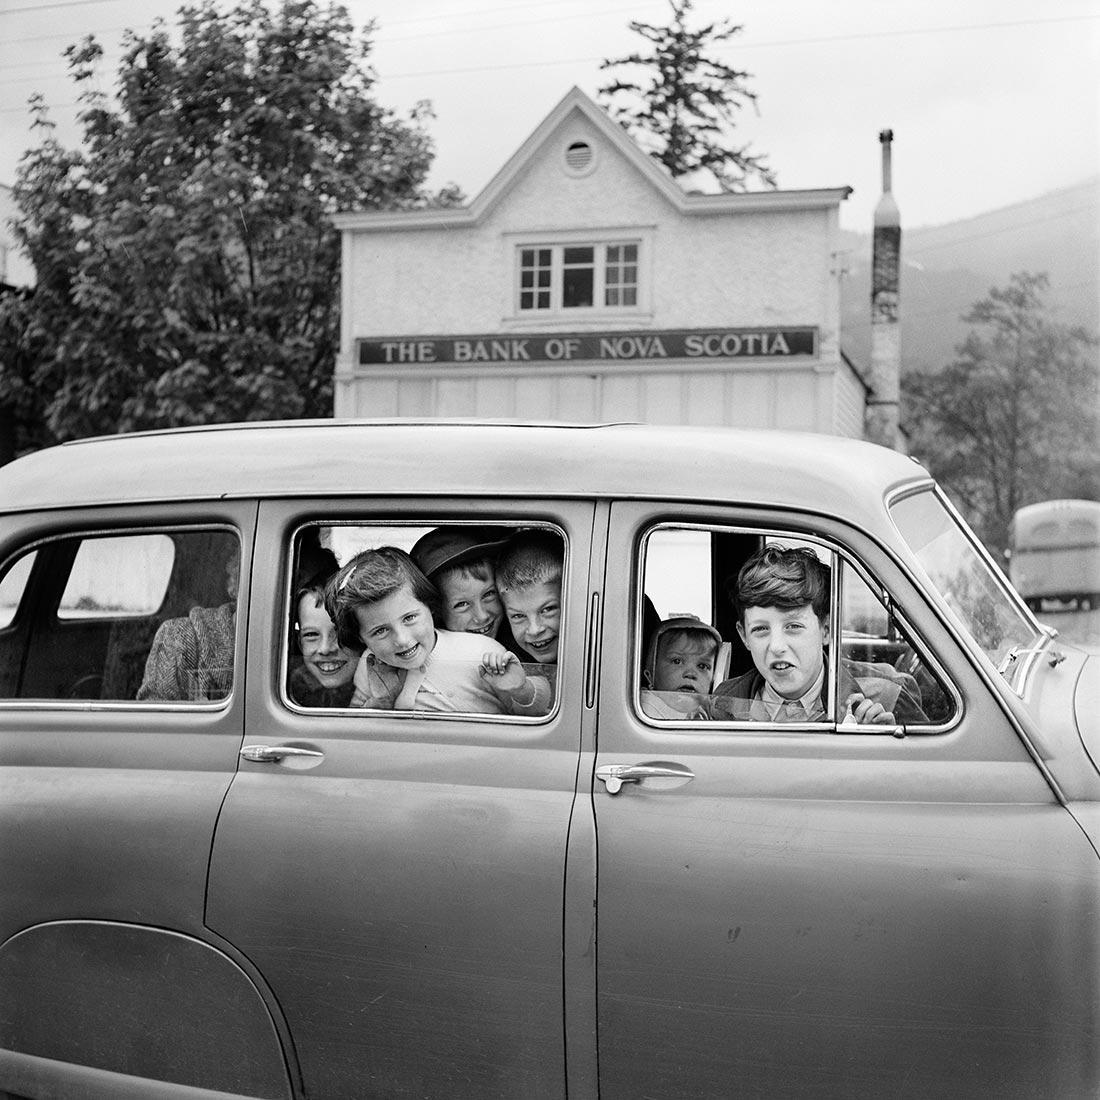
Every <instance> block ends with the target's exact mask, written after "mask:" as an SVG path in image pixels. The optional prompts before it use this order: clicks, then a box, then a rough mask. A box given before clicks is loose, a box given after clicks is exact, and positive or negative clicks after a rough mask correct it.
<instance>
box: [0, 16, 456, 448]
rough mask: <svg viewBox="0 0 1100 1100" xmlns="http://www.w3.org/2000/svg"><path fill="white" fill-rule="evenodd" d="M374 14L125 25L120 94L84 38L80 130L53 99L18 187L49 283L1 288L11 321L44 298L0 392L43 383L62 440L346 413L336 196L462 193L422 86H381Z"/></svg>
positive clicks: (387, 204)
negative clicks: (52, 115) (336, 405)
mask: <svg viewBox="0 0 1100 1100" xmlns="http://www.w3.org/2000/svg"><path fill="white" fill-rule="evenodd" d="M372 29H373V28H372V27H371V26H368V27H367V28H366V30H365V31H364V32H363V33H362V34H358V33H356V31H355V29H354V27H353V25H352V23H351V22H350V20H349V17H348V14H347V12H346V11H345V9H344V8H342V7H339V6H337V5H333V6H323V7H322V6H320V5H319V4H318V3H316V2H315V0H283V3H282V4H281V6H279V7H278V9H277V10H270V9H269V7H268V6H267V5H266V4H265V3H264V2H262V0H239V3H238V5H237V6H236V7H234V8H232V9H231V10H223V11H219V10H218V9H217V8H216V6H215V4H214V2H213V0H205V2H204V3H202V4H201V5H199V6H197V7H185V8H182V9H181V11H180V13H179V28H178V35H176V36H175V37H176V38H177V39H178V44H175V45H174V44H173V41H172V38H171V37H170V36H169V34H168V31H167V30H166V28H165V27H164V26H163V24H159V23H158V24H157V26H156V27H155V28H154V30H153V31H152V32H151V33H150V34H149V36H148V37H141V36H139V35H136V34H134V33H133V32H128V34H127V36H126V39H125V43H124V45H125V53H124V56H123V59H122V61H121V62H120V64H119V68H118V84H117V90H116V95H115V99H114V100H113V101H112V100H110V99H108V97H106V96H105V95H103V94H102V93H100V92H97V91H95V90H92V89H93V88H94V75H95V67H96V64H97V62H98V61H99V60H100V58H101V57H102V49H101V47H100V46H99V45H98V44H97V43H96V42H95V40H94V39H91V38H89V39H86V40H84V41H83V42H82V43H81V44H80V45H78V46H74V47H71V48H70V49H69V50H68V51H67V56H68V58H69V65H70V72H71V75H72V76H73V78H74V79H75V81H76V82H77V84H78V85H79V86H81V87H82V88H84V89H86V90H84V91H83V92H82V94H81V101H82V103H83V110H82V113H81V116H80V117H81V123H82V126H83V130H84V138H83V144H82V147H81V148H80V149H79V150H68V149H65V148H63V147H62V146H61V145H60V144H59V143H58V142H57V141H56V139H55V138H54V137H53V135H52V128H51V127H50V124H49V122H48V119H47V117H46V114H45V110H44V108H43V107H42V105H41V103H39V104H37V105H36V107H35V110H36V114H37V119H36V121H37V123H38V124H39V125H40V126H41V127H42V129H43V132H44V139H43V141H42V144H41V145H40V147H39V148H37V149H35V150H32V151H30V152H28V153H27V154H26V155H25V156H24V159H23V162H22V163H21V165H20V169H19V174H18V179H17V182H16V186H15V188H14V194H15V198H16V201H17V204H18V206H19V208H20V210H21V216H20V218H19V220H18V223H17V226H16V231H17V234H18V236H19V238H20V240H21V242H22V244H23V246H24V248H25V249H26V251H27V253H28V255H29V257H30V259H31V261H32V262H33V263H34V265H35V269H36V272H37V276H38V284H37V287H36V290H35V293H34V294H33V296H32V297H31V298H30V299H29V300H27V301H25V302H22V303H20V304H19V305H18V306H17V305H16V304H13V303H12V302H11V301H7V302H4V303H0V332H3V331H5V323H6V322H5V320H4V318H5V317H7V318H8V319H9V322H10V321H11V319H12V314H13V313H14V311H15V310H16V309H17V308H18V309H22V310H24V311H25V313H26V315H25V316H24V317H22V318H21V320H22V322H23V325H22V327H21V330H20V331H21V333H22V337H21V348H22V351H23V353H24V354H23V358H22V360H20V358H19V356H17V355H15V354H14V353H13V352H12V350H11V349H10V348H8V347H6V346H3V345H0V393H7V392H13V393H14V392H17V384H20V385H22V386H23V387H29V388H30V389H31V390H33V391H34V392H36V393H39V394H42V395H45V400H44V408H43V409H42V415H43V416H44V418H45V422H46V426H47V428H48V430H49V431H50V432H51V433H52V434H53V436H54V437H56V438H58V439H65V438H71V437H78V436H84V435H89V434H95V433H103V432H108V433H109V432H116V431H125V430H133V429H140V428H148V427H158V426H163V425H174V424H190V423H203V422H210V421H224V420H248V419H266V418H278V417H300V416H324V415H331V411H332V408H331V400H332V396H331V393H332V391H331V386H332V383H331V376H332V371H333V367H334V361H335V354H336V349H337V346H338V327H337V326H338V312H339V302H340V294H339V278H340V272H339V266H340V242H339V236H338V234H337V232H336V230H335V229H334V227H333V226H332V225H331V223H330V221H329V218H330V215H331V214H332V213H333V212H335V211H337V210H341V209H358V208H392V207H408V206H413V205H420V204H424V203H426V202H429V201H434V202H440V203H447V202H452V201H456V200H457V199H458V198H459V197H460V196H459V195H458V193H457V191H456V190H454V189H448V190H446V191H444V192H443V193H441V194H440V195H438V196H435V197H434V199H432V198H430V197H429V196H427V195H426V194H425V193H424V191H423V184H424V180H425V177H426V175H427V172H428V169H429V166H430V163H431V158H432V146H431V142H430V140H429V138H428V136H427V134H426V132H425V129H424V125H425V122H426V120H427V119H428V118H429V117H430V112H429V110H428V108H427V106H426V104H421V105H419V106H418V107H417V108H416V109H415V110H414V111H413V112H412V113H411V115H410V116H409V117H408V118H407V119H399V118H397V117H396V116H394V115H393V114H392V113H391V112H389V111H387V110H385V109H383V108H382V107H380V106H379V105H378V104H377V103H376V102H374V100H373V99H372V96H371V90H372V85H373V83H374V75H373V73H372V71H371V69H370V68H369V65H368V56H369V52H370V41H369V34H370V31H371V30H372ZM9 328H10V323H9ZM30 352H33V353H34V354H28V353H30ZM28 358H29V360H30V362H29V363H28V362H27V360H28ZM19 392H21V391H19Z"/></svg>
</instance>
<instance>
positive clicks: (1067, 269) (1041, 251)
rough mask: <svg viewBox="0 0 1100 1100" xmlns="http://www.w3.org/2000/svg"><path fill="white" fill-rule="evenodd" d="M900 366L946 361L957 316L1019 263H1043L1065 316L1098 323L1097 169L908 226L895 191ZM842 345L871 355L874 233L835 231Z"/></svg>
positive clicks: (958, 332)
mask: <svg viewBox="0 0 1100 1100" xmlns="http://www.w3.org/2000/svg"><path fill="white" fill-rule="evenodd" d="M898 201H899V205H900V206H901V217H902V242H901V257H902V270H901V347H902V370H903V371H904V370H906V369H911V368H913V367H921V366H923V367H928V366H933V367H934V366H939V365H940V364H942V363H945V362H948V361H949V360H950V359H951V357H952V356H953V354H954V351H955V347H956V346H957V345H958V343H959V342H960V341H961V340H962V339H963V337H964V336H965V335H966V332H967V329H968V326H967V325H965V324H963V322H962V321H961V320H960V317H961V316H962V315H963V314H964V313H966V312H967V311H968V310H969V309H970V307H971V305H973V303H974V302H975V301H976V300H977V299H979V298H982V297H985V296H986V295H987V294H988V293H989V289H990V287H993V286H1004V285H1006V284H1007V283H1008V280H1009V276H1010V275H1012V273H1013V272H1017V271H1031V272H1040V271H1045V272H1046V273H1047V274H1048V275H1049V277H1050V288H1049V291H1048V295H1047V301H1048V303H1049V304H1050V305H1051V306H1053V307H1054V308H1055V310H1056V314H1055V316H1056V317H1057V318H1058V319H1059V320H1060V321H1063V322H1065V323H1066V324H1075V325H1083V326H1084V327H1085V328H1087V329H1088V330H1089V331H1091V332H1098V331H1100V176H1096V177H1093V178H1092V179H1089V180H1086V181H1084V182H1082V183H1080V184H1078V185H1077V186H1074V187H1068V188H1065V189H1063V190H1060V191H1051V192H1049V193H1047V194H1045V195H1041V196H1039V197H1038V198H1035V199H1031V200H1029V201H1027V202H1021V203H1016V204H1014V205H1012V206H1006V207H1003V208H1001V209H999V210H992V211H990V212H989V213H986V214H981V215H978V216H977V217H973V218H967V219H965V220H964V221H958V222H950V223H948V224H947V225H939V226H930V227H925V228H918V229H909V228H908V227H907V226H906V224H905V206H904V198H903V197H899V200H898ZM841 238H842V242H841V248H842V249H844V250H845V252H846V255H845V256H844V266H845V267H846V269H847V274H846V276H845V277H844V279H843V280H842V281H841V317H842V326H843V329H842V331H843V344H844V350H845V351H846V352H847V354H848V355H849V357H850V358H851V359H852V360H853V362H854V363H855V364H856V366H857V367H858V368H860V369H862V368H863V367H864V366H865V365H866V363H867V362H868V359H869V356H870V297H871V282H870V265H871V235H870V233H869V232H868V233H867V234H858V233H852V232H847V231H842V232H841Z"/></svg>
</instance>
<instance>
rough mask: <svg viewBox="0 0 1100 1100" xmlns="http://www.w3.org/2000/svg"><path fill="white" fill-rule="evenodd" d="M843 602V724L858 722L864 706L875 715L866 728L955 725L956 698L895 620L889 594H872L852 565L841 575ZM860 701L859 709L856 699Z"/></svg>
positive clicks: (841, 695) (841, 635)
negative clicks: (852, 698)
mask: <svg viewBox="0 0 1100 1100" xmlns="http://www.w3.org/2000/svg"><path fill="white" fill-rule="evenodd" d="M841 599H842V607H843V615H842V618H841V630H840V647H841V654H842V658H843V659H842V662H841V673H840V684H839V688H840V690H839V694H838V709H839V710H840V713H841V723H842V724H851V723H853V722H855V721H856V715H855V714H854V713H853V710H854V707H855V708H858V707H859V706H860V704H861V703H862V704H863V706H865V707H868V706H869V707H870V708H871V711H870V712H871V714H872V715H873V717H872V718H871V719H870V721H869V722H868V723H866V724H871V725H884V724H896V725H903V726H928V725H940V724H944V723H947V722H949V721H951V719H952V718H953V716H954V713H955V702H954V699H953V697H952V696H951V694H950V692H949V691H948V690H947V689H946V687H945V686H944V684H943V682H942V681H941V680H940V678H939V677H938V676H937V675H936V673H935V672H934V671H933V669H932V667H931V664H930V663H929V662H928V661H927V660H926V659H925V658H924V657H922V655H921V652H920V650H919V649H918V648H917V647H916V646H915V645H914V644H913V642H912V641H911V640H910V638H909V636H908V635H907V634H906V632H905V631H904V629H903V628H902V626H901V624H900V623H898V622H897V621H896V619H895V617H894V616H893V615H892V614H891V612H890V610H889V608H888V607H887V604H886V601H885V599H884V596H883V594H882V593H881V592H877V591H872V589H870V588H869V587H868V586H867V585H866V584H865V583H864V581H863V579H862V578H861V577H860V576H859V574H857V573H856V571H855V570H854V569H852V567H851V566H850V565H848V564H847V563H845V564H844V566H843V569H842V573H841ZM857 695H858V697H859V698H858V699H855V701H854V706H853V703H852V702H851V701H850V697H853V696H857ZM864 700H868V701H869V702H864Z"/></svg>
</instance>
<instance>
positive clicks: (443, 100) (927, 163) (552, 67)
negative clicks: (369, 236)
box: [0, 0, 1100, 232]
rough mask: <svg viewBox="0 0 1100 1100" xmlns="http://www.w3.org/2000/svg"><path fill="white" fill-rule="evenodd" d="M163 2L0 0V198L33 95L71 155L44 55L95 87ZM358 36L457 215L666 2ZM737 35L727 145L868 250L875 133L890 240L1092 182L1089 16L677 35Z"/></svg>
mask: <svg viewBox="0 0 1100 1100" xmlns="http://www.w3.org/2000/svg"><path fill="white" fill-rule="evenodd" d="M179 7H180V4H179V3H178V2H170V0H0V183H8V184H10V183H12V182H13V181H14V177H15V171H16V165H17V164H18V161H19V158H20V156H21V155H22V153H23V151H24V150H26V149H28V148H30V147H32V146H33V145H35V144H37V141H38V138H37V137H36V136H35V134H34V132H33V131H32V130H31V129H30V127H29V115H28V112H27V109H26V101H27V98H28V96H30V95H31V93H32V92H39V93H41V94H42V95H43V96H44V98H45V100H46V102H47V103H48V104H49V105H50V113H51V118H52V119H53V121H54V122H55V123H57V131H56V133H57V136H58V138H59V139H60V140H61V141H62V142H63V143H65V144H66V145H76V144H77V143H78V142H79V137H80V131H79V127H78V126H77V125H76V123H75V120H74V115H75V99H76V94H75V91H74V85H73V83H72V81H71V80H70V79H69V77H68V76H67V69H66V62H65V60H64V58H63V56H62V52H63V50H64V49H65V47H66V46H67V45H70V44H72V43H74V42H76V41H78V40H79V39H81V38H82V37H83V36H84V35H87V34H94V35H95V37H96V38H97V39H98V40H99V42H100V43H101V44H102V45H103V46H104V48H105V51H106V57H105V59H104V63H103V66H102V76H101V87H102V88H103V90H105V91H109V90H110V89H111V87H112V86H113V84H114V78H115V71H116V63H117V59H118V57H119V53H120V50H119V43H120V39H121V34H122V31H123V30H124V29H125V28H132V29H134V30H137V31H147V30H148V29H149V28H150V26H151V25H152V22H153V20H154V19H155V18H156V17H158V16H160V17H162V18H163V19H164V20H165V21H166V22H167V23H168V24H169V25H171V24H172V23H173V22H174V17H175V13H176V11H177V10H178V8H179ZM345 7H347V9H348V11H349V12H350V14H351V16H352V18H353V19H354V21H355V22H356V24H357V25H363V24H365V23H366V22H367V21H368V20H370V19H373V20H374V21H375V30H374V32H373V34H372V40H373V42H374V52H373V65H374V69H375V71H376V73H377V77H378V82H377V84H376V86H375V92H376V98H377V99H378V101H379V102H380V103H381V104H382V105H383V106H385V107H389V108H391V109H393V110H394V111H396V112H397V113H399V114H404V113H405V112H407V111H408V110H409V109H410V108H411V107H412V105H413V104H414V103H416V102H417V101H418V100H422V99H427V100H429V101H431V103H432V105H433V108H434V111H435V116H436V117H435V119H434V121H433V122H432V123H431V124H430V126H429V131H430V133H431V135H432V137H433V140H434V143H435V148H436V160H435V165H434V168H433V171H432V175H431V177H430V179H429V184H430V186H432V187H441V186H443V185H444V184H446V183H451V182H453V183H457V184H458V185H459V186H460V187H461V188H462V190H463V191H464V192H465V194H466V195H467V196H468V197H469V198H471V199H472V198H473V197H474V196H476V195H477V193H478V192H479V191H480V190H481V189H482V187H484V186H485V184H486V183H488V182H489V180H490V179H491V178H492V176H493V175H494V174H495V173H496V171H497V170H498V169H499V168H500V167H501V166H502V165H503V164H504V163H505V161H506V160H507V159H508V158H509V157H510V156H511V155H512V154H513V153H514V152H515V151H516V149H517V148H518V147H519V146H520V145H521V144H522V142H523V141H524V140H525V139H526V138H527V136H528V135H529V134H530V133H531V131H532V130H534V129H535V127H536V126H538V124H539V123H540V122H541V121H542V119H543V118H544V117H545V116H546V115H547V114H548V113H549V112H550V111H551V110H552V109H553V107H554V106H555V105H556V104H557V102H558V101H559V100H560V99H561V98H562V97H563V96H564V95H565V94H566V93H567V92H568V91H569V89H570V88H571V87H573V86H574V85H576V86H578V87H580V88H581V89H582V90H583V91H585V92H587V93H588V94H589V95H591V96H592V97H593V98H596V93H597V91H598V89H599V87H600V85H601V83H603V82H604V81H605V80H606V74H602V73H601V72H600V69H599V63H600V61H601V60H602V59H603V58H608V57H611V58H614V57H620V56H622V55H624V54H626V53H629V52H632V51H634V50H636V49H638V48H639V47H643V48H644V47H645V45H646V43H644V41H643V40H642V38H641V37H639V36H638V35H636V34H634V33H632V32H631V31H630V30H629V27H628V23H629V22H630V20H632V19H636V20H640V21H642V22H646V23H656V24H665V23H667V22H668V17H669V12H670V7H669V3H668V0H633V2H632V3H624V2H621V0H513V2H511V3H506V2H505V0H347V2H346V3H345ZM722 18H730V19H732V20H733V21H734V22H736V23H739V24H741V25H742V26H743V28H744V29H743V30H742V32H741V33H740V34H738V35H737V36H736V37H735V38H734V39H733V41H732V43H729V44H727V45H725V46H724V47H722V48H720V50H718V51H716V55H717V56H720V57H721V58H722V59H723V60H725V61H727V62H729V63H730V64H733V65H735V66H737V67H738V68H741V69H745V70H748V72H749V73H751V74H752V76H751V78H750V80H749V85H750V87H751V88H752V89H753V90H754V91H755V92H756V94H757V96H758V114H757V113H754V112H752V110H751V109H750V110H748V111H745V112H743V113H742V114H741V116H740V117H741V120H740V123H739V125H738V128H737V131H736V132H735V139H736V140H737V142H738V143H744V142H745V141H749V142H751V144H752V147H753V150H754V151H756V152H759V153H764V154H766V155H767V158H768V163H769V164H770V166H771V167H772V168H773V169H774V170H775V171H776V173H777V175H778V181H779V186H780V188H782V189H801V188H816V187H840V186H850V187H852V188H854V193H853V194H852V196H851V197H850V198H849V199H848V200H847V202H846V203H844V204H843V205H842V207H841V225H842V227H844V228H846V229H852V230H856V231H860V232H869V231H870V229H871V226H872V214H873V210H874V207H875V204H876V202H877V201H878V199H879V196H880V194H881V184H882V174H881V149H880V144H879V139H878V135H879V131H881V130H883V129H887V128H889V129H891V130H893V133H894V143H893V193H894V197H895V199H896V201H897V203H898V206H899V208H900V210H901V217H902V224H903V226H905V227H909V228H916V227H919V226H924V225H939V224H942V223H944V222H948V221H955V220H959V219H962V218H967V217H970V216H973V215H976V214H979V213H983V212H985V211H987V210H992V209H997V208H1000V207H1004V206H1009V205H1011V204H1013V203H1016V202H1021V201H1024V200H1027V199H1031V198H1035V197H1037V196H1038V195H1041V194H1044V193H1045V192H1048V191H1053V190H1057V189H1059V188H1062V187H1068V186H1072V185H1074V184H1077V183H1080V182H1082V181H1083V180H1085V179H1088V178H1090V177H1092V176H1095V175H1096V174H1097V173H1100V76H1098V74H1100V0H1058V3H1056V4H1051V3H1040V2H1039V0H964V2H960V0H920V2H915V0H828V2H825V0H741V2H738V3H733V2H731V0H695V5H694V8H693V12H692V16H691V18H690V20H689V25H690V26H693V27H694V26H697V25H699V24H701V23H704V22H711V21H715V20H718V19H722Z"/></svg>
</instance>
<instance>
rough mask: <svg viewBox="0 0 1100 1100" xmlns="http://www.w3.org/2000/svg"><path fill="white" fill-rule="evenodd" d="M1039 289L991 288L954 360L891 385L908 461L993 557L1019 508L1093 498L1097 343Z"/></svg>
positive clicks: (1022, 281) (1098, 482)
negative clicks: (898, 393)
mask: <svg viewBox="0 0 1100 1100" xmlns="http://www.w3.org/2000/svg"><path fill="white" fill-rule="evenodd" d="M1047 284H1048V280H1047V276H1046V275H1044V274H1030V273H1028V272H1020V273H1017V274H1014V275H1012V276H1011V278H1010V281H1009V285H1008V286H1006V287H999V288H998V287H994V288H992V289H991V290H990V292H989V296H988V297H987V298H983V299H981V300H980V301H978V302H976V303H975V304H974V306H973V307H972V308H971V310H970V312H969V313H968V314H966V316H965V317H964V318H963V320H964V321H966V322H967V323H968V324H970V325H972V326H974V327H973V328H972V329H971V331H970V333H969V335H968V336H967V337H966V339H965V340H964V341H963V343H962V344H961V345H960V346H959V348H958V350H957V356H956V358H955V359H954V361H953V362H951V363H949V364H948V365H947V366H945V367H943V368H942V369H941V370H936V371H918V372H914V373H911V374H909V375H907V376H906V377H904V378H903V380H902V386H903V390H904V392H905V400H906V402H907V404H908V407H909V410H910V412H909V421H910V425H911V426H912V427H913V429H914V430H913V438H912V448H913V451H914V452H915V453H916V454H918V455H920V456H921V458H922V459H923V460H924V461H925V463H926V464H927V465H928V467H929V470H930V471H931V473H932V474H934V475H935V476H936V478H937V479H938V480H939V481H940V482H941V483H942V484H943V485H944V487H945V488H946V489H947V490H948V491H949V492H950V493H951V494H952V495H953V496H954V497H955V498H956V499H957V500H958V501H959V502H960V503H961V505H962V507H963V509H964V510H965V511H966V512H967V513H968V518H969V520H970V521H971V523H972V524H973V525H974V527H975V531H976V532H977V534H978V535H979V537H981V538H982V539H983V541H984V542H985V544H986V546H987V547H989V549H990V550H991V551H992V552H993V553H994V554H1001V553H1003V552H1004V550H1005V548H1006V547H1007V546H1008V539H1009V533H1010V525H1011V522H1012V516H1013V514H1014V513H1015V512H1016V510H1017V509H1018V508H1020V507H1022V506H1023V505H1025V504H1032V503H1035V502H1036V501H1040V500H1050V499H1057V498H1061V497H1077V498H1085V499H1100V462H1098V458H1097V455H1098V454H1100V448H1098V442H1100V440H1098V435H1100V415H1098V412H1097V409H1098V397H1100V365H1098V363H1097V357H1096V347H1097V339H1096V337H1095V336H1093V335H1090V334H1089V333H1087V332H1085V330H1083V329H1081V328H1069V327H1067V326H1065V325H1061V324H1059V323H1057V322H1056V321H1054V320H1053V319H1052V317H1051V315H1050V313H1049V311H1048V309H1047V307H1046V305H1045V302H1044V299H1043V292H1044V291H1045V290H1046V288H1047Z"/></svg>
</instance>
